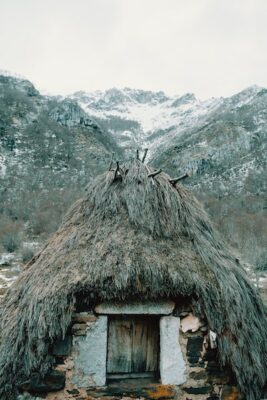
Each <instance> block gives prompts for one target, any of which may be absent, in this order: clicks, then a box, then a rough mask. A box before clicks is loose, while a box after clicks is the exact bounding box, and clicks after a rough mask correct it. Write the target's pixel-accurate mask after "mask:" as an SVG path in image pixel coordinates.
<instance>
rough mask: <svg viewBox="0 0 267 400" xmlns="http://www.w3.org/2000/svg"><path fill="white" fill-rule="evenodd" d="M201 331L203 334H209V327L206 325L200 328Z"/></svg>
mask: <svg viewBox="0 0 267 400" xmlns="http://www.w3.org/2000/svg"><path fill="white" fill-rule="evenodd" d="M200 330H201V332H207V330H208V326H207V325H204V326H202V327H201V328H200Z"/></svg>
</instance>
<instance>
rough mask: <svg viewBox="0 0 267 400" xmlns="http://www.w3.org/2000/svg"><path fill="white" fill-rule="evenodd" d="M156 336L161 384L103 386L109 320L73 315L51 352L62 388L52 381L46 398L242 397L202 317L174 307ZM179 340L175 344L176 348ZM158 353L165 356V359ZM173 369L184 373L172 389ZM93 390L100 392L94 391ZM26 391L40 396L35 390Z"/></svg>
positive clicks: (223, 399)
mask: <svg viewBox="0 0 267 400" xmlns="http://www.w3.org/2000/svg"><path fill="white" fill-rule="evenodd" d="M166 332H167V333H168V335H167V333H166ZM160 333H161V343H160V345H161V361H160V363H161V365H160V372H161V374H162V380H163V382H164V385H163V384H161V383H160V382H159V383H156V384H149V385H148V386H145V387H142V386H140V387H138V388H137V389H136V388H135V389H133V388H130V389H129V388H127V387H122V386H120V384H119V385H118V386H117V387H114V386H113V387H107V386H105V384H106V381H105V379H106V352H107V342H106V338H107V316H103V315H100V316H99V315H98V316H97V315H95V314H93V313H86V312H82V313H77V314H74V316H73V320H72V326H71V328H70V331H69V335H68V336H67V337H66V338H65V340H64V341H60V342H56V343H55V344H54V346H53V349H52V353H53V355H54V357H55V361H56V365H55V370H54V374H55V373H56V376H58V377H59V381H60V382H59V383H60V385H61V386H60V385H57V383H55V382H54V381H53V384H54V387H50V389H49V385H48V386H46V387H44V389H46V390H43V392H45V391H47V392H49V391H52V390H57V392H56V393H55V392H53V393H48V394H47V395H46V397H45V398H46V399H47V400H63V399H64V400H67V399H79V400H88V399H89V398H92V397H94V396H95V397H98V398H99V397H106V396H109V397H111V398H115V397H116V399H118V397H119V398H122V397H124V396H125V395H127V396H128V397H136V398H140V397H142V398H148V399H153V400H157V399H162V398H166V399H171V398H173V399H177V400H241V399H242V397H241V395H240V393H239V391H238V389H237V386H236V383H235V380H234V377H233V376H232V374H231V371H230V370H228V369H226V368H224V369H221V368H220V366H219V363H218V358H217V348H216V346H217V344H216V335H215V333H213V332H212V331H210V330H209V328H208V326H207V324H206V321H205V319H204V318H203V319H201V318H197V317H196V316H194V315H193V313H192V311H191V310H190V308H188V309H187V310H185V309H183V310H182V311H180V312H179V310H177V309H175V311H173V313H172V315H169V316H164V317H162V318H161V322H160ZM163 338H164V340H162V339H163ZM178 340H179V344H180V345H179V346H177V345H176V344H177V341H178ZM168 349H169V350H170V351H169V350H168ZM171 349H173V351H171ZM177 351H178V353H179V354H178V353H177ZM162 352H163V353H162ZM162 354H165V359H163V358H162ZM177 371H180V372H181V371H183V373H181V376H180V377H179V383H181V385H179V386H177V385H172V383H175V382H177V379H178V378H177V376H176V375H177ZM57 374H58V375H57ZM164 374H165V375H164ZM173 374H174V375H175V376H174V375H173ZM63 376H64V380H62V377H63ZM60 377H61V378H60ZM47 381H48V382H50V381H51V379H50V381H49V379H48V380H47ZM63 386H64V389H63ZM96 386H99V388H95V389H94V388H93V387H96ZM39 387H40V384H39ZM24 389H25V390H27V391H30V392H34V393H38V391H36V390H35V389H36V387H31V386H28V387H25V388H24ZM59 389H61V390H59ZM94 393H95V395H94Z"/></svg>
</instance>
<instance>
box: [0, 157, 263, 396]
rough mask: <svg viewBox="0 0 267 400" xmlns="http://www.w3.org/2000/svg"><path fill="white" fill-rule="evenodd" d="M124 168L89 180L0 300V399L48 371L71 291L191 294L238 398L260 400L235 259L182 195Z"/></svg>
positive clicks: (136, 168) (248, 287) (253, 324)
mask: <svg viewBox="0 0 267 400" xmlns="http://www.w3.org/2000/svg"><path fill="white" fill-rule="evenodd" d="M124 169H128V173H127V175H126V174H123V176H122V181H121V183H120V184H116V185H114V184H113V182H114V172H107V173H106V174H104V175H101V176H99V177H98V178H97V179H96V180H95V181H94V182H93V183H92V185H91V186H90V188H89V190H88V193H87V195H86V197H85V198H84V199H81V200H79V201H78V202H76V203H75V204H74V205H73V207H72V208H71V210H70V211H69V212H68V214H67V216H66V217H65V219H64V221H63V223H62V225H61V227H60V228H59V230H58V231H57V232H56V233H55V235H54V236H53V237H52V238H51V239H50V240H49V242H48V243H47V244H46V245H45V246H44V248H43V249H42V251H41V252H40V253H39V254H37V255H36V256H35V258H34V259H33V260H32V261H31V262H30V263H29V264H28V265H27V266H26V268H25V269H24V271H23V272H22V273H21V275H20V277H19V278H18V280H17V281H16V282H15V283H14V284H13V286H12V287H11V288H10V289H9V291H8V292H7V294H6V296H5V298H4V300H3V302H2V303H1V306H0V398H1V400H7V399H8V400H13V399H14V398H15V393H16V387H17V385H18V384H19V383H20V382H22V381H24V380H25V379H26V378H27V377H29V375H30V374H31V373H32V372H34V371H35V372H36V371H38V373H40V374H45V373H46V372H47V371H48V370H49V368H50V367H51V366H52V364H53V359H52V358H51V357H50V356H49V351H48V350H49V348H50V347H51V344H52V343H53V341H54V340H56V339H57V338H62V337H64V335H65V333H66V331H67V329H68V327H69V324H70V321H71V315H72V312H73V310H74V308H75V299H76V296H77V293H84V294H86V297H87V298H88V299H90V302H91V303H92V304H93V303H94V301H96V300H94V299H97V300H98V301H104V300H105V301H109V300H124V299H132V298H137V297H138V298H140V299H159V298H174V299H175V298H176V297H177V296H180V295H185V296H193V297H194V299H195V307H196V309H197V310H201V312H202V313H204V314H205V316H206V318H207V320H208V323H209V326H210V328H211V329H212V330H213V331H214V332H216V333H217V337H218V346H219V355H220V361H221V363H222V364H230V365H231V367H232V369H233V371H234V373H235V375H236V377H237V380H238V383H239V386H240V388H241V389H242V391H243V393H244V395H245V398H246V400H259V399H260V392H261V388H262V386H263V385H264V382H265V381H266V378H267V359H266V354H267V341H266V332H267V317H266V310H265V308H264V306H263V304H262V301H261V299H260V297H259V296H258V294H257V292H256V290H255V289H254V287H253V285H252V284H251V283H250V282H249V281H248V279H247V276H246V272H245V271H244V269H243V267H242V261H241V260H240V261H239V263H237V262H236V256H235V255H234V254H233V253H232V251H231V250H230V249H229V248H228V246H227V245H226V244H225V243H224V242H223V240H222V239H221V237H220V236H219V235H218V233H217V232H216V231H215V230H214V229H213V227H212V225H211V223H210V221H209V219H208V218H207V215H206V213H205V212H204V211H203V209H202V207H201V206H200V205H199V203H198V202H197V200H196V199H195V198H194V197H193V196H192V194H191V193H190V192H188V191H187V190H186V189H185V188H183V187H182V186H180V185H176V186H175V187H174V186H172V185H170V183H169V179H170V177H169V176H168V175H166V174H164V173H161V174H160V175H159V176H158V179H157V185H155V183H154V182H153V179H150V178H148V176H149V175H150V174H153V172H152V170H151V168H149V167H148V166H146V165H144V164H143V163H141V162H140V161H138V160H134V161H133V162H132V163H130V164H129V165H127V166H125V167H124ZM91 303H90V304H91ZM92 304H91V305H92Z"/></svg>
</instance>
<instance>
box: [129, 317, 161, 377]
mask: <svg viewBox="0 0 267 400" xmlns="http://www.w3.org/2000/svg"><path fill="white" fill-rule="evenodd" d="M158 347H159V327H158V320H157V319H154V318H149V317H135V318H134V320H133V340H132V372H156V371H157V370H158V352H159V349H158Z"/></svg>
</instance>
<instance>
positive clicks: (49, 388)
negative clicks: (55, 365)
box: [21, 371, 65, 393]
mask: <svg viewBox="0 0 267 400" xmlns="http://www.w3.org/2000/svg"><path fill="white" fill-rule="evenodd" d="M64 387H65V374H64V373H62V372H60V371H51V372H50V373H48V374H46V375H45V376H44V378H43V379H41V378H40V377H39V376H38V375H37V374H33V375H32V376H31V377H30V379H29V380H28V381H26V382H24V383H23V384H22V385H21V389H22V390H26V391H28V392H34V393H35V392H37V393H38V392H40V393H41V392H42V393H46V392H56V391H58V390H61V389H64Z"/></svg>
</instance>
